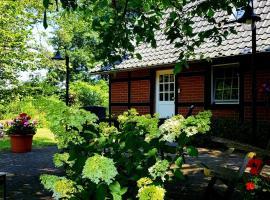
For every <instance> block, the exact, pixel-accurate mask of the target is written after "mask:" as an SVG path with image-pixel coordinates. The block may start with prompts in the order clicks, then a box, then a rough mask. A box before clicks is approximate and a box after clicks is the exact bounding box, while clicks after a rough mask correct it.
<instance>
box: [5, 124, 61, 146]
mask: <svg viewBox="0 0 270 200" xmlns="http://www.w3.org/2000/svg"><path fill="white" fill-rule="evenodd" d="M52 145H56V141H55V138H54V135H53V133H52V132H51V131H50V130H49V129H46V128H39V129H38V130H37V133H36V135H34V138H33V148H41V147H46V146H52ZM9 149H10V141H9V137H4V138H2V139H0V151H1V150H9Z"/></svg>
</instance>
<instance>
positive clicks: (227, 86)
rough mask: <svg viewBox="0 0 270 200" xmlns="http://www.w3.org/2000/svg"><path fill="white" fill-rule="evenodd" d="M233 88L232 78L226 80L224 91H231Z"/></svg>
mask: <svg viewBox="0 0 270 200" xmlns="http://www.w3.org/2000/svg"><path fill="white" fill-rule="evenodd" d="M231 87H232V79H231V78H226V80H225V81H224V89H225V90H230V89H231Z"/></svg>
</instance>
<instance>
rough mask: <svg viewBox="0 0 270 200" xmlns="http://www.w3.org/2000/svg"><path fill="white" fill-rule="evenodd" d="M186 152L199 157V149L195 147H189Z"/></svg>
mask: <svg viewBox="0 0 270 200" xmlns="http://www.w3.org/2000/svg"><path fill="white" fill-rule="evenodd" d="M186 152H187V154H188V155H190V156H194V157H196V156H198V154H199V152H198V150H197V148H195V147H193V146H188V147H187V148H186Z"/></svg>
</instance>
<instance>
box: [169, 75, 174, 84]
mask: <svg viewBox="0 0 270 200" xmlns="http://www.w3.org/2000/svg"><path fill="white" fill-rule="evenodd" d="M170 82H174V75H173V74H171V75H170Z"/></svg>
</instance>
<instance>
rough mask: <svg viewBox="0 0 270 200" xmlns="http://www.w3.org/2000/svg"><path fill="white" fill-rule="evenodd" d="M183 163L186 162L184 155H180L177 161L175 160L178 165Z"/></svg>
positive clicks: (180, 165)
mask: <svg viewBox="0 0 270 200" xmlns="http://www.w3.org/2000/svg"><path fill="white" fill-rule="evenodd" d="M183 163H184V159H183V157H179V158H177V159H176V161H175V164H176V165H177V166H178V167H182V165H183Z"/></svg>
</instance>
